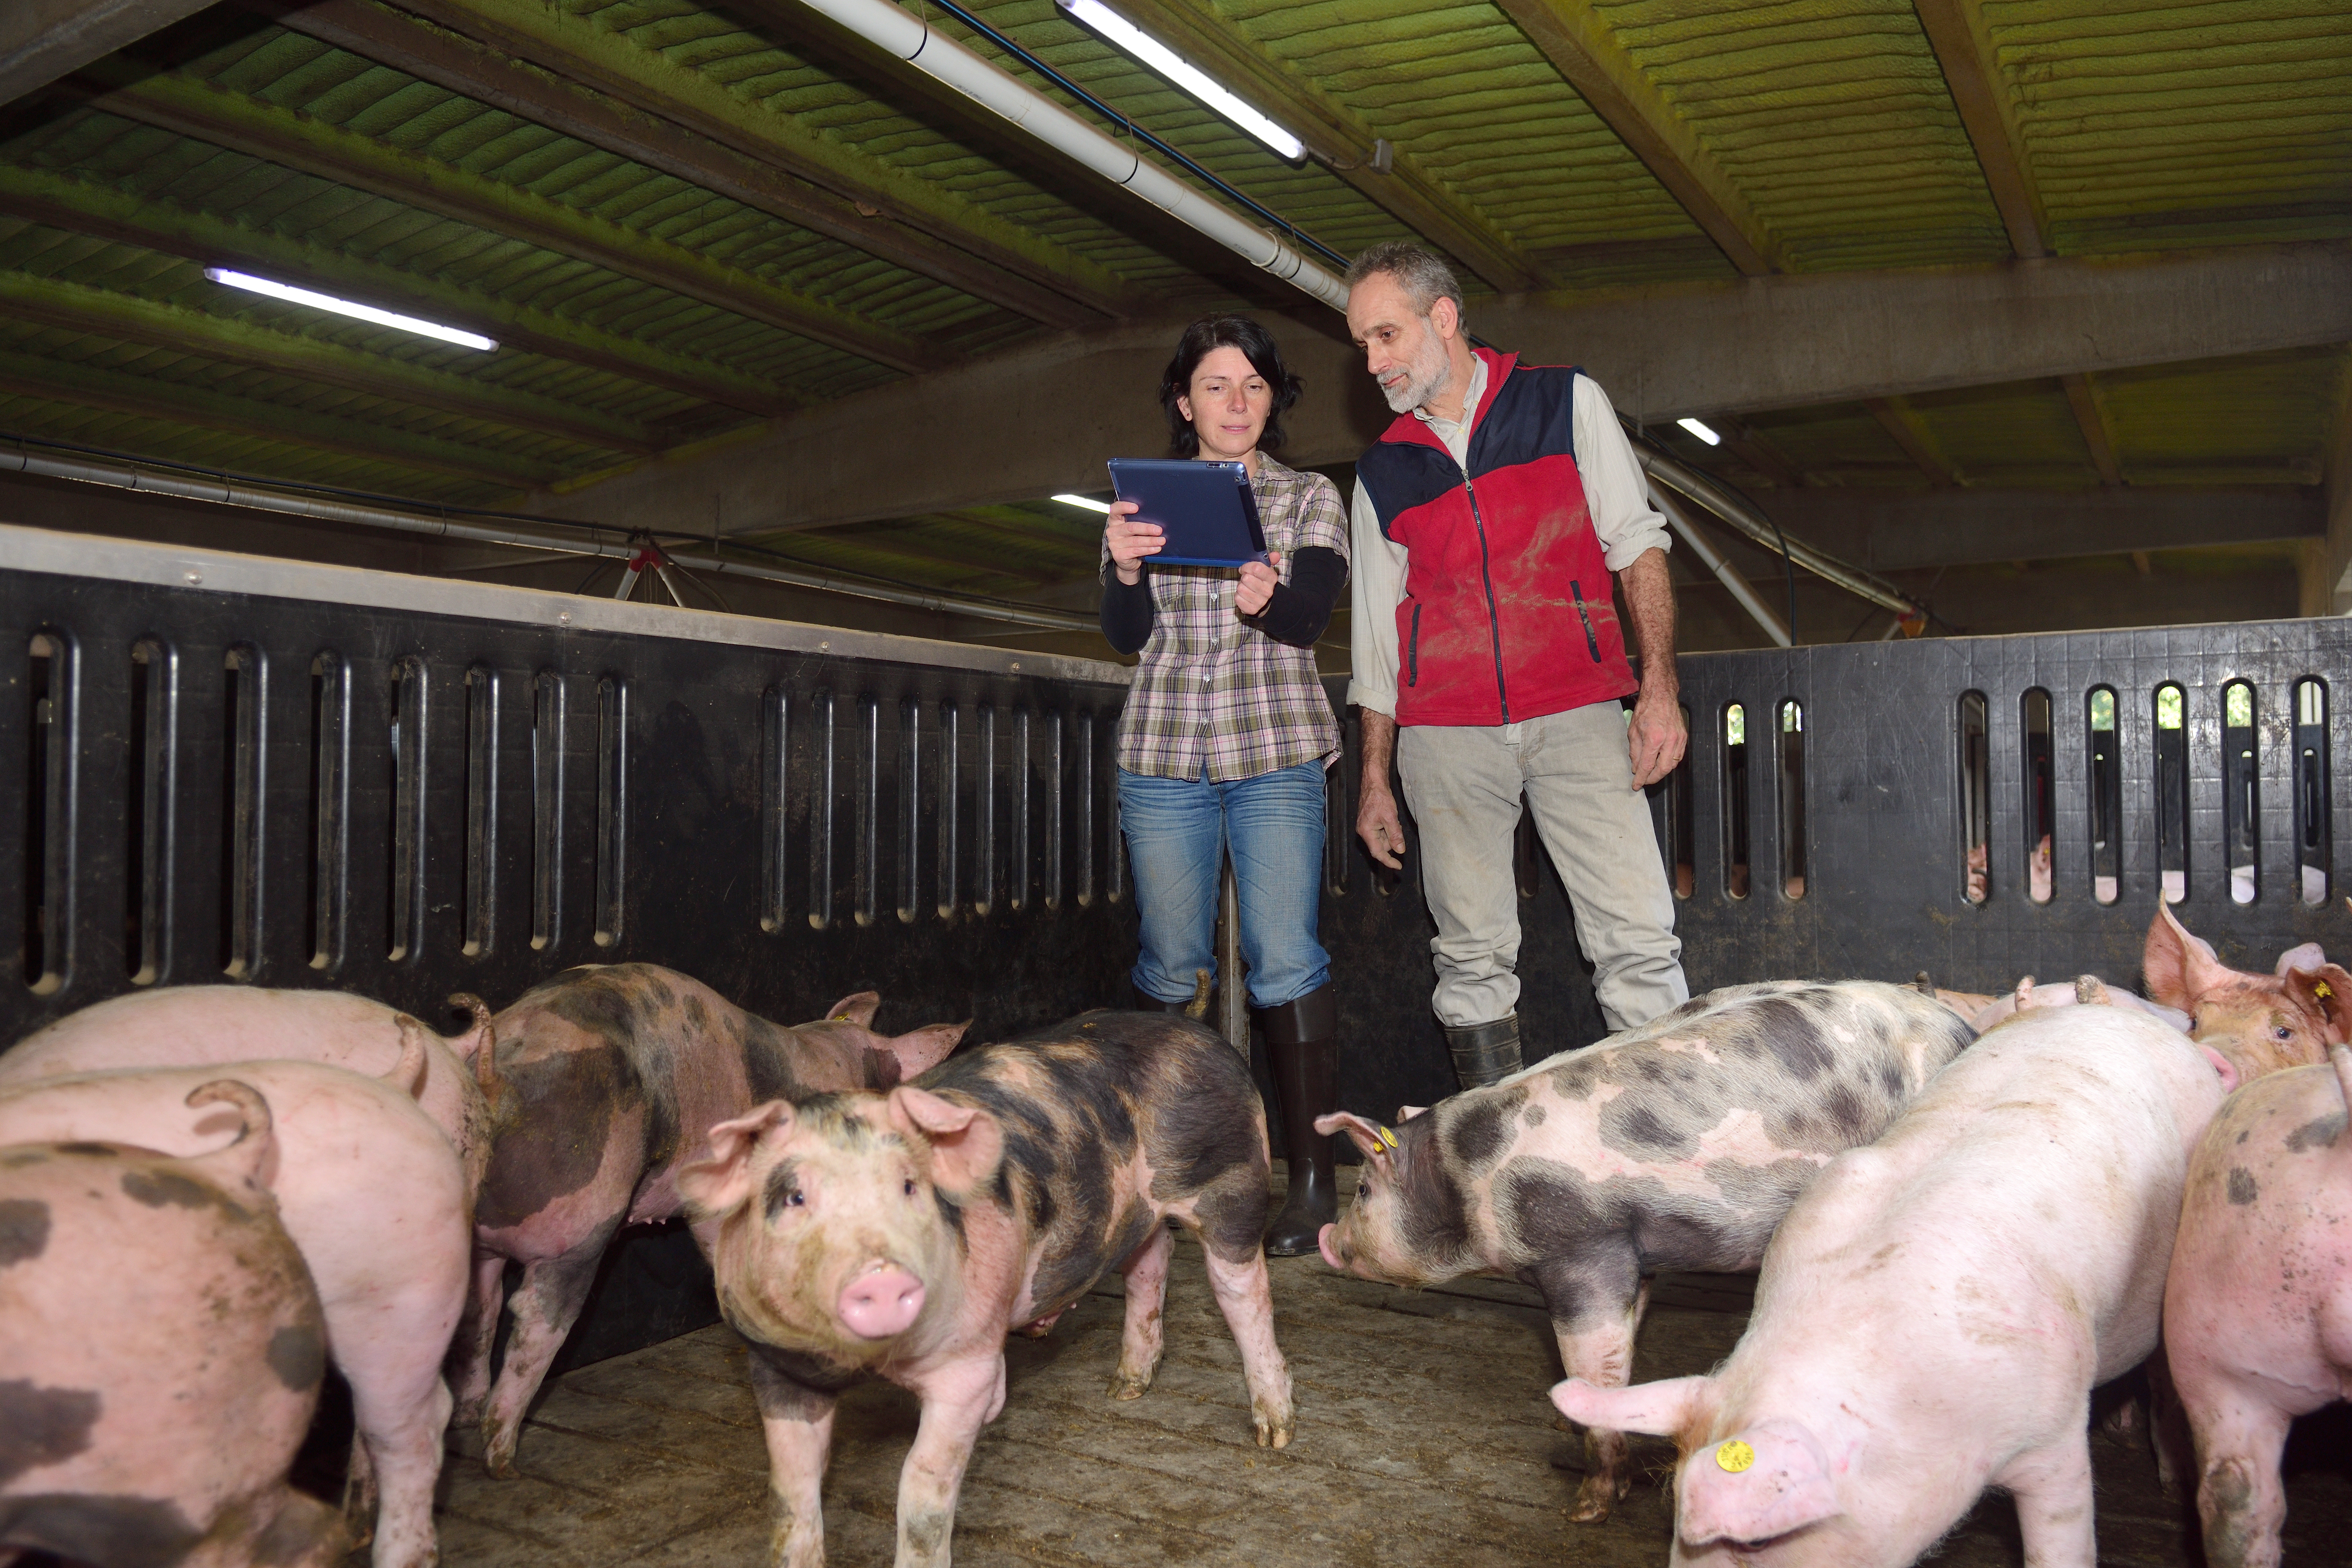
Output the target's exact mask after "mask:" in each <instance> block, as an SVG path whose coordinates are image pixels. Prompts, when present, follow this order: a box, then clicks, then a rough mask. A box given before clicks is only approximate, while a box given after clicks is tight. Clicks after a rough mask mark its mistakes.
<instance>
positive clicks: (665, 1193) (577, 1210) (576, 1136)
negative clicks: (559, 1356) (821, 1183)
mask: <svg viewBox="0 0 2352 1568" xmlns="http://www.w3.org/2000/svg"><path fill="white" fill-rule="evenodd" d="M880 1005H881V998H880V997H879V996H877V995H876V994H874V993H873V992H871V991H861V992H859V993H858V994H856V995H854V996H845V997H843V998H842V999H841V1000H840V1001H839V1002H836V1003H835V1004H834V1005H833V1006H832V1007H831V1008H830V1009H828V1010H827V1012H826V1014H825V1016H824V1018H822V1019H819V1020H818V1021H816V1022H814V1023H810V1024H803V1025H800V1026H797V1027H794V1028H782V1027H779V1026H776V1025H774V1024H771V1023H769V1022H768V1021H767V1020H766V1019H764V1018H760V1017H755V1016H752V1015H751V1014H750V1013H746V1012H744V1011H743V1010H742V1009H741V1008H740V1007H738V1006H736V1005H734V1004H733V1003H731V1002H729V1001H727V1000H726V999H725V998H724V997H722V996H720V995H719V994H718V993H717V992H715V991H713V990H711V989H710V987H709V986H708V985H705V984H702V983H701V982H700V981H698V980H694V979H690V978H688V976H686V975H683V974H680V973H677V971H675V970H669V969H659V968H656V967H655V966H654V965H652V964H648V963H623V964H614V965H612V966H610V967H596V966H589V967H584V968H580V969H572V970H566V971H565V972H564V973H562V974H559V975H557V976H556V977H555V978H553V979H552V980H550V981H548V982H547V983H546V984H542V985H540V986H537V987H535V988H534V989H532V990H531V991H530V992H529V993H527V994H524V996H523V997H522V999H521V1000H520V1001H519V1002H517V1003H515V1005H513V1006H511V1007H509V1008H508V1009H507V1010H506V1011H504V1012H503V1013H500V1014H499V1016H498V1017H497V1018H496V1019H495V1020H494V1021H493V1024H492V1027H493V1029H494V1031H495V1033H496V1037H497V1047H496V1048H497V1052H498V1072H499V1082H500V1085H501V1088H500V1089H499V1093H498V1096H497V1099H496V1100H495V1102H494V1104H493V1105H492V1107H491V1110H490V1142H491V1154H490V1160H489V1166H488V1171H487V1172H486V1173H484V1175H483V1178H482V1187H481V1196H480V1199H479V1201H478V1204H477V1205H476V1207H475V1211H474V1238H475V1245H474V1258H475V1272H474V1288H473V1300H472V1303H471V1305H470V1306H469V1308H468V1309H467V1321H466V1326H465V1327H464V1329H463V1330H462V1331H460V1333H459V1336H458V1352H457V1366H456V1367H455V1368H454V1371H453V1375H454V1381H455V1383H456V1384H457V1402H458V1403H457V1418H458V1419H459V1420H461V1421H468V1420H473V1419H475V1418H477V1417H478V1418H479V1420H480V1422H481V1426H482V1436H483V1440H484V1443H485V1444H486V1446H487V1451H486V1453H485V1456H484V1458H485V1461H486V1462H487V1463H488V1466H489V1468H490V1470H491V1472H492V1473H493V1474H495V1475H501V1476H511V1475H512V1474H514V1464H513V1461H514V1451H515V1443H516V1439H517V1437H518V1436H519V1435H520V1431H521V1428H522V1418H523V1415H524V1414H525V1412H527V1411H528V1410H529V1409H530V1402H531V1399H532V1398H533V1396H535V1395H536V1394H538V1392H539V1385H540V1383H541V1380H543V1379H544V1378H545V1377H546V1375H547V1369H548V1365H549V1363H551V1362H552V1361H553V1360H554V1359H555V1352H557V1351H558V1350H561V1349H562V1346H563V1341H564V1337H565V1336H566V1335H567V1334H569V1333H570V1332H571V1331H572V1323H573V1321H575V1320H576V1319H577V1318H578V1317H579V1316H580V1309H581V1307H582V1305H583V1303H584V1302H585V1301H586V1300H587V1298H588V1287H589V1286H590V1285H591V1284H593V1282H594V1280H595V1278H596V1265H597V1263H598V1261H599V1260H600V1259H602V1258H603V1257H604V1248H605V1247H606V1245H607V1244H609V1243H610V1242H611V1241H612V1239H613V1237H614V1233H616V1232H617V1231H619V1229H620V1228H621V1226H623V1225H644V1224H650V1223H653V1222H656V1221H661V1220H669V1219H675V1218H677V1215H678V1214H679V1204H678V1196H677V1185H676V1176H677V1170H678V1167H680V1166H681V1165H684V1164H686V1163H688V1162H689V1161H691V1160H694V1159H697V1158H698V1157H699V1156H700V1155H701V1154H702V1153H703V1152H704V1147H705V1145H704V1142H703V1139H702V1137H701V1136H700V1133H701V1131H702V1130H703V1129H705V1128H708V1127H709V1126H710V1125H711V1124H712V1123H714V1122H718V1121H725V1120H727V1119H728V1118H730V1117H737V1116H740V1115H742V1114H743V1113H744V1112H745V1111H746V1110H750V1109H751V1107H752V1106H754V1105H757V1104H760V1103H761V1101H763V1100H780V1099H781V1100H796V1099H802V1098H804V1097H806V1096H809V1095H813V1094H818V1093H822V1092H824V1091H826V1090H832V1089H887V1088H889V1087H890V1086H891V1085H893V1084H895V1083H897V1082H898V1081H899V1079H901V1078H902V1077H903V1078H911V1077H913V1076H914V1075H915V1074H916V1073H919V1072H920V1071H922V1070H923V1069H924V1068H928V1067H929V1066H931V1065H932V1064H933V1063H935V1062H937V1061H938V1060H940V1058H942V1057H944V1056H946V1055H947V1054H948V1053H949V1052H950V1051H951V1050H953V1049H954V1048H955V1047H956V1042H957V1041H959V1040H961V1038H962V1037H963V1031H964V1026H963V1025H961V1024H935V1025H932V1026H929V1027H928V1028H921V1029H917V1030H915V1031H913V1032H912V1033H910V1034H905V1035H900V1036H898V1037H896V1038H890V1037H884V1036H881V1035H877V1034H876V1033H874V1031H873V1028H872V1025H873V1022H874V1013H875V1009H876V1008H877V1007H878V1006H880ZM509 1259H512V1260H513V1261H515V1262H517V1263H520V1264H521V1265H522V1267H523V1275H522V1282H521V1284H520V1286H519V1287H518V1288H517V1289H516V1290H515V1293H514V1296H513V1298H512V1300H509V1301H508V1302H507V1303H506V1305H507V1306H509V1308H511V1309H512V1310H513V1312H514V1328H513V1331H512V1332H511V1333H510V1334H509V1337H508V1340H507V1347H506V1360H505V1363H504V1364H503V1365H502V1366H501V1367H500V1368H499V1376H498V1384H497V1386H496V1387H495V1388H493V1387H492V1386H491V1385H490V1361H489V1355H490V1346H491V1341H492V1338H493V1336H494V1335H495V1334H496V1332H497V1329H498V1321H499V1298H500V1296H501V1295H502V1293H503V1290H504V1277H505V1271H506V1265H507V1262H508V1260H509Z"/></svg>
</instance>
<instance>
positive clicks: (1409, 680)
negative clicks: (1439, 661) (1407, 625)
mask: <svg viewBox="0 0 2352 1568" xmlns="http://www.w3.org/2000/svg"><path fill="white" fill-rule="evenodd" d="M1404 683H1405V684H1406V685H1407V686H1419V685H1420V684H1421V601H1420V600H1418V599H1416V600H1414V601H1413V605H1412V636H1411V637H1407V638H1406V639H1405V645H1404Z"/></svg>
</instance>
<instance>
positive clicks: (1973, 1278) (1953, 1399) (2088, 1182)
mask: <svg viewBox="0 0 2352 1568" xmlns="http://www.w3.org/2000/svg"><path fill="white" fill-rule="evenodd" d="M2227 1072H2228V1068H2227V1064H2226V1063H2224V1062H2222V1061H2221V1059H2220V1058H2217V1057H2216V1056H2215V1055H2214V1054H2213V1053H2212V1051H2211V1050H2210V1048H2200V1047H2198V1046H2196V1045H2193V1044H2191V1043H2190V1042H2189V1040H2187V1039H2185V1038H2184V1037H2182V1036H2181V1035H2180V1034H2179V1032H2178V1031H2177V1030H2174V1029H2171V1028H2168V1027H2167V1026H2165V1025H2163V1024H2161V1023H2159V1022H2158V1021H2157V1020H2156V1019H2154V1018H2151V1017H2149V1016H2146V1015H2145V1014H2141V1013H2138V1012H2135V1011H2130V1010H2127V1009H2124V1008H2119V1007H2067V1008H2043V1009H2037V1010H2033V1011H2030V1012H2026V1013H2022V1014H2020V1015H2018V1016H2015V1017H2013V1018H2011V1020H2009V1021H2008V1022H2006V1023H2004V1024H2002V1025H2001V1026H2000V1027H1998V1028H1996V1029H1994V1030H1992V1031H1991V1032H1990V1034H1988V1035H1986V1036H1985V1037H1983V1038H1982V1039H1980V1040H1979V1041H1978V1043H1977V1044H1976V1045H1975V1046H1974V1047H1970V1048H1969V1050H1968V1051H1967V1052H1965V1053H1963V1054H1962V1055H1961V1056H1960V1058H1958V1060H1957V1061H1955V1062H1953V1064H1952V1065H1951V1066H1949V1067H1948V1068H1945V1069H1944V1070H1943V1072H1942V1073H1941V1074H1940V1075H1938V1076H1937V1079H1935V1081H1934V1082H1933V1083H1931V1084H1930V1085H1929V1086H1928V1087H1927V1091H1926V1092H1925V1093H1924V1094H1922V1095H1921V1096H1920V1097H1919V1098H1918V1099H1917V1100H1915V1101H1914V1102H1913V1103H1912V1105H1911V1108H1910V1109H1909V1110H1906V1112H1905V1113H1904V1114H1903V1116H1902V1117H1901V1118H1900V1119H1899V1120H1898V1121H1895V1124H1894V1126H1893V1127H1892V1128H1890V1129H1889V1130H1888V1131H1887V1132H1886V1134H1885V1136H1884V1137H1882V1138H1880V1139H1879V1140H1878V1141H1877V1142H1874V1143H1872V1144H1869V1145H1867V1146H1865V1147H1863V1148H1859V1149H1854V1150H1851V1151H1849V1152H1846V1153H1843V1154H1841V1155H1839V1156H1838V1157H1837V1158H1836V1159H1835V1160H1832V1162H1831V1163H1830V1164H1829V1167H1828V1168H1827V1169H1826V1170H1824V1171H1823V1172H1822V1174H1821V1175H1820V1177H1819V1178H1818V1179H1817V1180H1815V1182H1814V1183H1813V1184H1812V1185H1811V1187H1809V1188H1808V1189H1807V1190H1806V1192H1805V1194H1804V1195H1803V1196H1802V1197H1801V1198H1799V1199H1798V1200H1797V1202H1796V1205H1795V1206H1794V1207H1792V1208H1791V1209H1790V1211H1789V1215H1788V1217H1787V1218H1786V1219H1785V1220H1783V1221H1782V1222H1781V1225H1780V1231H1779V1232H1778V1234H1776V1235H1775V1236H1774V1237H1773V1239H1772V1244H1771V1247H1770V1248H1769V1250H1768V1251H1767V1252H1766V1253H1765V1255H1764V1268H1763V1272H1762V1275H1761V1277H1760V1278H1759V1281H1758V1284H1757V1291H1756V1310H1755V1315H1754V1316H1753V1317H1752V1318H1751V1319H1750V1320H1749V1322H1748V1331H1747V1333H1746V1334H1745V1335H1743V1336H1742V1337H1741V1339H1740V1342H1739V1344H1738V1348H1737V1349H1736V1350H1734V1351H1733V1352H1732V1354H1731V1358H1730V1360H1729V1361H1728V1362H1727V1363H1725V1364H1724V1365H1723V1367H1722V1368H1721V1369H1720V1370H1719V1371H1717V1373H1715V1374H1714V1375H1712V1376H1707V1377H1685V1378H1677V1379H1674V1380H1671V1381H1668V1382H1663V1383H1651V1384H1641V1385H1639V1386H1637V1387H1633V1388H1624V1389H1602V1388H1597V1387H1594V1386H1593V1385H1591V1384H1587V1383H1584V1382H1582V1381H1580V1380H1578V1379H1570V1380H1569V1381H1567V1382H1565V1383H1562V1384H1559V1386H1558V1387H1557V1388H1555V1389H1554V1390H1553V1391H1552V1398H1553V1401H1554V1403H1556V1404H1557V1405H1559V1408H1560V1409H1561V1410H1562V1411H1563V1412H1565V1413H1566V1414H1567V1415H1569V1416H1570V1418H1572V1419H1574V1420H1578V1421H1583V1422H1587V1423H1591V1424H1594V1425H1599V1426H1614V1427H1621V1428H1625V1429H1628V1430H1632V1431H1636V1432H1651V1433H1657V1434H1661V1435H1664V1436H1673V1437H1675V1439H1676V1440H1677V1442H1678V1445H1679V1447H1680V1448H1681V1451H1682V1453H1681V1460H1680V1463H1679V1464H1678V1465H1677V1467H1676V1470H1675V1546H1674V1552H1673V1561H1674V1562H1675V1563H1709V1564H1720V1565H1724V1568H1728V1565H1730V1564H1732V1563H1740V1564H1748V1563H1763V1564H1774V1565H1780V1564H1790V1565H1794V1564H1807V1565H1822V1568H1828V1565H1837V1568H1864V1565H1872V1568H1878V1565H1886V1564H1898V1563H1910V1562H1912V1561H1914V1560H1915V1559H1916V1558H1917V1557H1918V1556H1919V1554H1920V1553H1921V1552H1925V1551H1926V1550H1927V1548H1928V1547H1930V1546H1931V1545H1933V1544H1934V1543H1935V1542H1936V1541H1937V1539H1938V1538H1939V1537H1940V1536H1942V1535H1943V1533H1944V1532H1945V1531H1947V1530H1948V1529H1950V1528H1951V1526H1952V1525H1953V1524H1954V1523H1955V1522H1957V1521H1958V1520H1959V1518H1960V1517H1961V1515H1963V1514H1964V1513H1966V1512H1967V1511H1968V1510H1969V1507H1970V1506H1971V1505H1972V1504H1973V1503H1974V1502H1975V1501H1976V1500H1977V1498H1978V1496H1979V1494H1981V1493H1982V1492H1983V1491H1985V1490H1986V1489H1988V1488H1992V1487H1999V1488H2002V1489H2006V1490H2008V1491H2009V1492H2010V1493H2011V1495H2012V1496H2014V1498H2015V1499H2016V1502H2017V1512H2018V1521H2019V1525H2020V1528H2021V1531H2022V1533H2023V1535H2024V1539H2025V1560H2026V1561H2027V1562H2028V1563H2032V1564H2034V1565H2035V1568H2094V1564H2095V1562H2096V1550H2095V1542H2094V1536H2093V1529H2092V1500H2091V1459H2090V1449H2089V1446H2088V1445H2089V1425H2090V1394H2091V1389H2092V1387H2093V1386H2094V1385H2095V1384H2099V1383H2103V1382H2105V1381H2106V1380H2108V1379H2110V1378H2113V1377H2115V1376H2117V1375H2118V1374H2120V1373H2124V1372H2126V1371H2128V1370H2130V1369H2131V1368H2132V1367H2134V1366H2136V1365H2137V1364H2138V1363H2140V1362H2141V1361H2142V1360H2144V1359H2146V1358H2147V1355H2148V1353H2149V1352H2150V1351H2152V1350H2153V1349H2154V1348H2155V1346H2156V1342H2157V1330H2158V1314H2159V1312H2160V1310H2161V1307H2162V1301H2163V1288H2164V1276H2165V1268H2166V1265H2167V1264H2168V1262H2169V1261H2170V1258H2171V1253H2172V1234H2173V1216H2174V1215H2176V1214H2178V1212H2179V1201H2180V1192H2181V1187H2182V1184H2183V1183H2184V1181H2185V1179H2186V1175H2187V1171H2188V1165H2189V1151H2190V1150H2191V1149H2192V1148H2193V1147H2194V1146H2195V1144H2196V1142H2197V1140H2198V1138H2199V1136H2200V1134H2201V1133H2202V1132H2203V1131H2204V1128H2205V1124H2206V1122H2207V1121H2209V1120H2210V1118H2211V1117H2212V1115H2213V1112H2214V1110H2215V1109H2216V1108H2217V1107H2218V1106H2219V1105H2220V1104H2221V1096H2222V1094H2223V1092H2224V1089H2225V1088H2226V1086H2227V1083H2228V1081H2229V1079H2228V1078H2227V1076H2226V1075H2227Z"/></svg>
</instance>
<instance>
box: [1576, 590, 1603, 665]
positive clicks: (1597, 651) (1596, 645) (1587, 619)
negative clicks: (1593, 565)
mask: <svg viewBox="0 0 2352 1568" xmlns="http://www.w3.org/2000/svg"><path fill="white" fill-rule="evenodd" d="M1568 592H1569V595H1570V597H1571V598H1573V599H1574V600H1575V601H1576V618H1577V619H1578V620H1580V621H1582V622H1583V623H1584V646H1585V648H1586V649H1587V651H1589V652H1590V653H1591V655H1592V662H1593V663H1595V664H1599V663H1600V662H1601V639H1600V638H1599V637H1594V636H1593V635H1592V617H1591V616H1590V615H1588V614H1586V613H1585V609H1584V589H1583V587H1582V586H1581V585H1580V584H1578V583H1577V581H1576V579H1574V578H1573V577H1571V578H1570V579H1569V583H1568Z"/></svg>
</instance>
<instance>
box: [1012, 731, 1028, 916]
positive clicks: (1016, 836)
mask: <svg viewBox="0 0 2352 1568" xmlns="http://www.w3.org/2000/svg"><path fill="white" fill-rule="evenodd" d="M1031 788H1032V783H1031V779H1030V763H1029V710H1027V709H1026V708H1020V709H1015V710H1013V798H1012V801H1011V803H1010V804H1011V805H1012V807H1013V865H1012V867H1011V868H1010V875H1011V882H1012V885H1011V887H1010V888H1009V889H1007V897H1006V899H1005V902H1006V903H1008V904H1010V905H1012V906H1013V913H1015V914H1019V913H1020V912H1021V911H1022V910H1025V909H1027V908H1028V907H1029V886H1030V883H1031V881H1032V880H1033V878H1032V876H1031V872H1030V868H1029V814H1030V801H1029V796H1030V791H1031Z"/></svg>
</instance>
